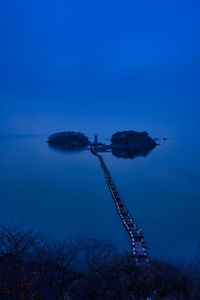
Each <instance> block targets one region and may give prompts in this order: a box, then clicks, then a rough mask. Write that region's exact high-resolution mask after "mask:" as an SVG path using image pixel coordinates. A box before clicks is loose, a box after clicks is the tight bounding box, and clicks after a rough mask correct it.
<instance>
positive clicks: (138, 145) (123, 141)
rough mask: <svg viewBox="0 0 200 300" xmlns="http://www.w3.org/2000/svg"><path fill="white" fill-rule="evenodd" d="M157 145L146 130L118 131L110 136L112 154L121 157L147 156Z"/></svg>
mask: <svg viewBox="0 0 200 300" xmlns="http://www.w3.org/2000/svg"><path fill="white" fill-rule="evenodd" d="M157 145H158V144H157V143H156V142H155V140H154V139H152V138H151V137H150V136H149V134H148V133H147V132H146V131H142V132H137V131H133V130H130V131H120V132H116V133H115V134H113V135H112V138H111V149H112V154H113V155H115V156H117V157H123V158H134V157H136V156H147V155H148V153H149V152H150V151H151V150H152V149H154V148H155V147H156V146H157Z"/></svg>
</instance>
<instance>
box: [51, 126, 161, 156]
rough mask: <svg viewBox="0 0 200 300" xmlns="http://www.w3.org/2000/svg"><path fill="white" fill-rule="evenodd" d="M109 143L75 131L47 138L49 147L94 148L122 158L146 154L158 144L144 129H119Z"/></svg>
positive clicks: (65, 149) (68, 149)
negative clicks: (89, 137)
mask: <svg viewBox="0 0 200 300" xmlns="http://www.w3.org/2000/svg"><path fill="white" fill-rule="evenodd" d="M110 141H111V143H110V144H107V145H106V144H104V143H102V142H99V141H98V137H97V135H95V136H94V141H93V142H91V141H89V139H88V137H87V136H86V135H85V134H83V133H81V132H75V131H64V132H58V133H55V134H52V135H50V136H49V138H48V144H49V145H50V147H52V148H54V149H57V150H61V151H66V152H68V151H82V150H85V149H89V148H88V147H89V146H90V148H92V149H94V150H95V151H96V152H111V153H112V154H113V155H114V156H117V157H122V158H134V157H136V156H147V155H148V154H149V152H150V151H151V150H152V149H154V148H155V147H156V146H157V145H158V144H157V143H156V142H155V140H154V139H152V138H151V137H150V136H149V134H148V133H147V132H146V131H142V132H137V131H133V130H129V131H127V130H126V131H119V132H116V133H114V134H113V135H112V137H111V139H110Z"/></svg>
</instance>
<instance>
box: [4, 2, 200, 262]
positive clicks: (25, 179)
mask: <svg viewBox="0 0 200 300" xmlns="http://www.w3.org/2000/svg"><path fill="white" fill-rule="evenodd" d="M199 13H200V2H199V1H198V0H190V1H189V0H187V1H186V0H168V1H160V0H152V1H147V0H141V1H134V0H125V1H118V0H115V1H114V0H110V1H109V0H107V1H105V0H102V1H95V0H93V1H92V0H85V1H81V0H57V1H55V0H48V1H47V0H34V1H33V0H30V1H27V0H20V1H16V0H11V1H6V0H2V1H1V3H0V38H1V47H0V65H1V68H0V164H1V170H0V199H1V200H2V206H1V213H0V220H2V219H4V218H7V217H8V218H16V220H22V219H24V220H25V221H27V223H28V224H29V225H31V224H34V226H38V227H42V228H43V229H44V230H45V231H47V232H48V231H49V232H53V233H55V234H58V235H59V236H62V237H65V238H77V237H79V236H80V237H84V238H85V237H92V238H94V237H96V238H102V239H104V238H106V239H110V240H112V241H113V242H114V243H116V244H117V245H118V246H119V247H121V248H123V249H124V248H126V249H127V244H128V240H127V237H126V234H125V233H124V231H123V229H122V227H121V224H120V221H119V220H118V218H117V214H116V213H115V208H114V205H113V203H112V199H111V197H110V195H109V192H108V189H107V186H106V184H105V181H104V177H103V174H102V171H101V170H100V167H99V165H98V162H97V160H96V158H95V157H93V156H92V155H90V153H88V152H86V151H85V152H81V153H80V154H77V153H72V154H70V155H67V154H63V153H58V152H54V151H52V150H50V149H49V148H48V145H47V144H46V139H47V136H48V135H49V134H51V133H53V132H56V131H62V130H78V131H82V132H84V133H86V135H88V136H89V137H92V136H93V135H94V134H96V133H97V134H98V135H99V137H100V138H102V139H105V138H106V137H107V138H109V137H110V136H111V134H112V133H113V132H115V131H117V130H124V129H135V130H147V131H148V132H149V133H150V134H151V135H152V136H153V137H156V136H167V137H169V141H167V142H166V143H164V144H163V145H162V146H159V147H157V148H156V149H155V150H154V151H153V152H152V153H151V154H150V155H149V156H148V157H146V158H136V159H134V160H123V159H117V158H116V157H113V156H111V154H105V161H106V163H107V164H108V167H109V168H110V171H111V174H113V178H114V180H116V183H117V185H118V187H119V191H120V192H121V193H122V196H124V198H125V200H126V202H127V206H128V208H129V209H130V211H131V213H132V214H133V216H134V217H135V219H136V222H137V223H138V224H139V226H140V227H141V228H142V229H144V233H145V239H146V241H147V246H148V249H149V253H150V255H152V256H155V257H165V258H170V259H175V260H177V256H178V257H179V258H180V259H182V258H183V259H184V260H185V259H188V258H191V257H193V255H194V252H195V249H196V247H197V246H198V245H200V234H199V228H200V220H199V209H200V204H199V199H200V191H199V179H200V173H199V170H200V165H199V151H200V142H199V141H200V139H199V138H200V134H199V132H200V131H199V128H200V120H199V112H200V102H199V99H200V76H199V69H200V35H199V32H200V18H199ZM34 135H38V136H34ZM86 169H87V172H86ZM91 184H92V188H91ZM77 185H78V187H79V189H77ZM98 188H99V192H98ZM74 220H76V222H75V221H74ZM180 253H181V255H180Z"/></svg>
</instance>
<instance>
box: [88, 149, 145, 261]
mask: <svg viewBox="0 0 200 300" xmlns="http://www.w3.org/2000/svg"><path fill="white" fill-rule="evenodd" d="M90 150H91V152H92V153H93V154H94V155H96V156H97V157H98V159H99V162H100V165H101V167H102V169H103V172H104V175H105V179H106V182H107V185H108V187H109V189H110V193H111V195H112V198H113V200H114V203H115V205H116V208H117V212H118V214H119V217H120V219H121V222H122V224H123V226H124V227H125V229H126V231H127V232H128V235H129V237H130V241H131V247H132V254H133V256H134V258H135V261H136V263H137V264H141V263H148V262H149V259H148V257H147V251H146V245H145V242H144V237H143V234H142V230H141V229H139V228H138V227H137V225H136V223H135V221H134V219H133V218H132V217H131V215H130V214H129V212H128V209H127V207H126V205H125V203H124V201H123V199H122V197H121V196H120V194H119V192H118V190H117V188H116V186H115V183H114V182H113V180H112V177H111V175H110V172H109V170H108V168H107V167H106V165H105V163H104V160H103V158H102V156H101V155H100V154H98V153H97V152H96V151H95V150H94V149H92V148H91V149H90Z"/></svg>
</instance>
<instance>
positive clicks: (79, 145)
mask: <svg viewBox="0 0 200 300" xmlns="http://www.w3.org/2000/svg"><path fill="white" fill-rule="evenodd" d="M48 143H49V145H50V146H52V147H54V148H57V149H61V150H66V151H73V150H81V149H84V148H86V147H87V146H88V145H89V139H88V138H87V137H86V136H85V134H83V133H81V132H74V131H64V132H58V133H55V134H52V135H50V136H49V138H48Z"/></svg>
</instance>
